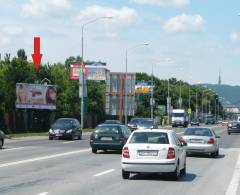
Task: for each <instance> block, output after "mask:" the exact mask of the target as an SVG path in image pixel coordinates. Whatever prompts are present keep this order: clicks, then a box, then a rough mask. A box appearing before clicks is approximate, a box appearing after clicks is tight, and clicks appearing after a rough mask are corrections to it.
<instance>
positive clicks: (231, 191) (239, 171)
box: [225, 154, 240, 195]
mask: <svg viewBox="0 0 240 195" xmlns="http://www.w3.org/2000/svg"><path fill="white" fill-rule="evenodd" d="M239 183H240V154H238V160H237V163H236V166H235V169H234V171H233V176H232V179H231V182H230V184H229V186H228V188H227V191H226V193H225V195H237V190H238V185H239Z"/></svg>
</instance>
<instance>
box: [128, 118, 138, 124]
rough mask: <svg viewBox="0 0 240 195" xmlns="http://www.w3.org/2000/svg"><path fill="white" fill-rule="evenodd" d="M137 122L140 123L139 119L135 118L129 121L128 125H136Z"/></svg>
mask: <svg viewBox="0 0 240 195" xmlns="http://www.w3.org/2000/svg"><path fill="white" fill-rule="evenodd" d="M139 122H140V119H137V118H134V119H131V121H130V123H133V124H136V123H139Z"/></svg>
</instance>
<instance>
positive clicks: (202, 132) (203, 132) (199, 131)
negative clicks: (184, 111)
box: [184, 128, 212, 137]
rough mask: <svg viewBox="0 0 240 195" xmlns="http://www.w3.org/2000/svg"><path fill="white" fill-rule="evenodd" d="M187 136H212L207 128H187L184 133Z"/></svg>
mask: <svg viewBox="0 0 240 195" xmlns="http://www.w3.org/2000/svg"><path fill="white" fill-rule="evenodd" d="M184 135H188V136H208V137H211V136H212V132H211V130H210V129H208V128H189V129H187V130H186V131H185V132H184Z"/></svg>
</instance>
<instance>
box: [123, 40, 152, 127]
mask: <svg viewBox="0 0 240 195" xmlns="http://www.w3.org/2000/svg"><path fill="white" fill-rule="evenodd" d="M147 45H149V43H147V42H145V43H142V44H138V45H136V46H135V47H132V48H130V49H126V56H125V57H126V61H125V63H126V64H125V99H124V115H125V125H127V117H128V107H127V101H128V96H127V94H128V90H127V73H128V54H129V52H130V51H133V50H135V49H137V48H139V47H141V46H147Z"/></svg>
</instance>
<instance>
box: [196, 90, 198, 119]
mask: <svg viewBox="0 0 240 195" xmlns="http://www.w3.org/2000/svg"><path fill="white" fill-rule="evenodd" d="M196 119H198V94H197V89H196Z"/></svg>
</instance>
